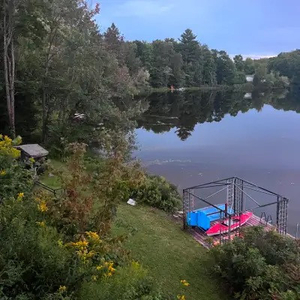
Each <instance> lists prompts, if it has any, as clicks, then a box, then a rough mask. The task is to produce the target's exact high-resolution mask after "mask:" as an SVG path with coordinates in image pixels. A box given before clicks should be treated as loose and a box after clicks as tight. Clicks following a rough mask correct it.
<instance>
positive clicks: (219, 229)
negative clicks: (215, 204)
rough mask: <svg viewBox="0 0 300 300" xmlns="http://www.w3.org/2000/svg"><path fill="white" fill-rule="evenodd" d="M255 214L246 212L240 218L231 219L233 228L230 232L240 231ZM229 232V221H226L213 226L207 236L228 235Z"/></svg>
mask: <svg viewBox="0 0 300 300" xmlns="http://www.w3.org/2000/svg"><path fill="white" fill-rule="evenodd" d="M252 215H253V213H252V212H250V211H246V212H245V213H243V214H241V215H240V216H234V217H232V218H231V226H230V231H232V230H236V229H238V228H239V227H240V226H243V225H244V224H246V223H247V222H248V221H249V219H250V218H251V217H252ZM228 231H229V219H226V220H224V221H223V222H221V223H220V222H218V223H216V224H214V225H213V226H211V227H210V228H209V229H208V230H207V231H206V234H207V235H208V236H212V235H218V234H223V233H227V232H228Z"/></svg>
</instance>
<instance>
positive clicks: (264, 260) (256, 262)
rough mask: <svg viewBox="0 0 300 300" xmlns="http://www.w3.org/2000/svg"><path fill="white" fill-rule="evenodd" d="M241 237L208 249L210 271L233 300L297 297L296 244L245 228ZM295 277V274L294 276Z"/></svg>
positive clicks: (299, 253) (299, 267)
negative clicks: (212, 268) (210, 261)
mask: <svg viewBox="0 0 300 300" xmlns="http://www.w3.org/2000/svg"><path fill="white" fill-rule="evenodd" d="M243 236H244V238H243V239H241V238H235V239H234V240H233V241H232V242H230V243H226V244H224V245H222V246H218V247H215V248H213V249H212V250H211V255H212V256H213V258H214V259H215V262H216V264H215V268H214V271H215V272H216V273H217V274H218V275H219V276H220V277H221V278H222V279H223V280H224V281H225V282H226V284H227V285H228V287H229V288H230V291H231V292H232V294H233V295H234V296H235V298H237V299H251V300H255V299H257V300H260V299H270V300H271V299H291V300H296V299H299V297H300V288H299V286H300V247H299V244H297V241H295V240H293V239H291V238H289V237H283V236H281V235H279V234H278V233H277V232H274V231H269V232H266V231H264V229H263V228H262V227H253V228H247V229H245V230H244V233H243ZM296 274H297V275H296Z"/></svg>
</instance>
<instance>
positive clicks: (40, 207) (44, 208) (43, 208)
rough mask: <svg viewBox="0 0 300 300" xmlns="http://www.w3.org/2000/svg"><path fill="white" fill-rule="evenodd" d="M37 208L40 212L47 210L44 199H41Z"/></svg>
mask: <svg viewBox="0 0 300 300" xmlns="http://www.w3.org/2000/svg"><path fill="white" fill-rule="evenodd" d="M38 210H39V211H41V212H46V211H47V210H48V207H47V203H46V201H45V200H42V201H41V202H40V203H39V204H38Z"/></svg>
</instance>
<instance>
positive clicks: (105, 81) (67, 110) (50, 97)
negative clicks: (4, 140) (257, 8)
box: [0, 0, 290, 147]
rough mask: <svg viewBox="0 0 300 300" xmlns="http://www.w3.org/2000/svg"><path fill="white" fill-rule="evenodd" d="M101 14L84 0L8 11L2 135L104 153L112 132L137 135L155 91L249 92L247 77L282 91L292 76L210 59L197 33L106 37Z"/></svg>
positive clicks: (4, 13)
mask: <svg viewBox="0 0 300 300" xmlns="http://www.w3.org/2000/svg"><path fill="white" fill-rule="evenodd" d="M99 12H100V6H99V5H98V4H97V5H95V6H94V7H92V8H91V7H89V5H88V2H87V1H85V0H61V1H60V0H42V1H40V0H3V1H1V3H0V20H1V22H0V38H1V40H2V41H3V47H2V48H1V49H0V65H1V70H3V71H1V72H0V97H1V102H0V128H1V131H2V132H7V133H8V132H10V134H11V135H12V136H15V135H16V132H17V133H18V134H22V135H23V137H24V138H25V139H26V138H27V136H28V139H29V138H32V137H33V139H34V140H35V141H37V140H39V141H41V142H43V143H44V144H50V145H59V147H61V146H62V145H61V144H62V143H63V140H62V137H68V139H69V140H68V141H69V142H72V141H76V140H78V139H80V141H82V142H89V141H93V142H97V143H98V144H99V143H100V144H101V143H103V140H104V136H106V133H107V130H111V131H113V132H118V134H123V135H126V133H127V132H128V130H129V129H132V128H134V122H132V120H133V119H134V118H135V117H136V116H137V115H139V114H140V113H141V112H142V111H143V107H142V105H141V103H140V102H137V101H132V99H133V98H134V97H135V96H136V95H137V94H139V93H140V92H141V91H145V90H147V89H148V87H149V86H151V87H154V88H159V87H170V86H174V87H194V86H195V87H200V86H202V85H208V86H216V85H233V84H242V83H245V82H246V77H245V75H255V76H254V79H255V80H254V83H255V84H257V85H260V84H262V83H263V84H265V82H270V83H271V84H270V85H271V86H274V85H276V84H277V83H278V81H279V74H281V73H282V75H285V76H290V73H289V72H285V73H284V72H281V70H280V68H279V67H278V66H277V65H276V66H275V65H274V64H272V65H274V70H275V71H273V70H272V69H270V64H269V61H268V60H252V59H250V58H247V59H243V57H242V56H241V55H236V56H235V57H234V58H233V59H231V58H230V56H229V55H228V54H227V53H226V51H218V50H211V49H209V47H208V46H207V45H202V44H200V43H199V41H198V40H197V37H196V35H195V34H194V33H193V32H192V30H190V29H187V30H185V32H184V33H183V34H182V35H181V37H180V39H179V40H178V41H176V40H175V39H165V40H155V41H153V42H151V43H149V42H144V41H133V42H129V41H125V39H124V37H123V35H122V34H121V33H120V31H119V29H118V28H117V27H116V26H115V25H114V24H112V25H111V26H110V27H109V28H108V29H107V30H106V31H105V32H100V30H99V27H98V25H97V23H96V21H95V17H96V16H97V15H98V14H99ZM272 65H271V66H272ZM78 123H80V125H78ZM16 124H17V128H16Z"/></svg>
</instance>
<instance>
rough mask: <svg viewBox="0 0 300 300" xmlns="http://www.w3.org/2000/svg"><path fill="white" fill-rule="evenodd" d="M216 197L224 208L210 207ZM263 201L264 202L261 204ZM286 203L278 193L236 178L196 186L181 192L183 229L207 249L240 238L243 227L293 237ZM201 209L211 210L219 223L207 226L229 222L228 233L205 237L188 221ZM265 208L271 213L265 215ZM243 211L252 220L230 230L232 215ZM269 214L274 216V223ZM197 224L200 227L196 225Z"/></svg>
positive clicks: (213, 221) (215, 222)
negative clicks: (258, 214) (247, 213)
mask: <svg viewBox="0 0 300 300" xmlns="http://www.w3.org/2000/svg"><path fill="white" fill-rule="evenodd" d="M205 191H207V192H205ZM222 193H223V194H224V195H222ZM207 194H209V195H207ZM217 195H218V197H221V198H223V199H224V203H226V208H225V209H224V208H223V207H221V206H220V205H214V204H213V203H217V202H216V201H218V200H217V199H214V198H215V197H216V196H217ZM262 200H263V202H261V201H262ZM288 201H289V200H288V199H287V198H286V197H284V196H282V195H280V194H277V193H275V192H272V191H270V190H268V189H266V188H263V187H260V186H258V185H256V184H254V183H251V182H249V181H246V180H243V179H241V178H238V177H230V178H225V179H221V180H217V181H213V182H209V183H204V184H199V185H197V186H192V187H189V188H186V189H184V190H183V212H182V221H183V228H184V229H186V230H188V231H189V232H190V233H191V234H192V235H193V237H194V238H195V240H196V241H197V242H199V243H200V244H201V245H203V246H204V247H206V248H210V247H211V246H213V245H218V244H220V243H223V242H226V241H228V240H232V239H233V238H234V237H236V236H239V234H240V232H241V231H240V230H241V229H242V228H245V227H249V226H263V227H264V228H265V230H276V231H277V232H278V233H279V234H281V235H286V236H289V237H291V238H295V237H293V236H291V235H290V234H288V233H287V219H288ZM219 203H220V202H219ZM203 206H208V207H212V208H214V209H215V210H216V211H217V213H218V214H219V218H218V220H212V222H211V224H210V226H213V225H214V224H217V223H218V222H222V221H224V220H225V219H228V220H229V229H228V231H229V232H228V233H224V234H221V235H216V236H211V237H208V236H207V235H206V233H205V230H202V229H201V228H202V227H203V226H194V225H195V224H194V223H193V222H191V220H192V221H193V219H192V217H193V216H194V215H193V214H195V212H197V211H199V208H201V207H203ZM246 207H247V208H248V209H246ZM228 208H230V209H231V211H229V210H228ZM249 208H250V209H249ZM266 208H268V210H267V211H268V213H270V210H273V213H271V214H269V215H268V216H267V214H266V211H263V210H264V209H266ZM272 208H273V209H272ZM246 211H251V212H253V215H252V217H251V218H250V220H249V221H248V222H247V223H246V224H244V225H243V226H241V227H240V229H236V230H234V228H232V227H231V226H232V225H231V224H233V223H232V220H233V218H234V216H238V215H241V214H243V213H245V212H246ZM255 212H256V213H258V212H260V213H261V217H258V216H257V215H256V214H255ZM272 215H273V216H274V217H275V220H274V223H273V220H272ZM225 216H226V217H225ZM197 225H199V224H198V223H197ZM200 225H201V224H200ZM203 228H205V227H203Z"/></svg>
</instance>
